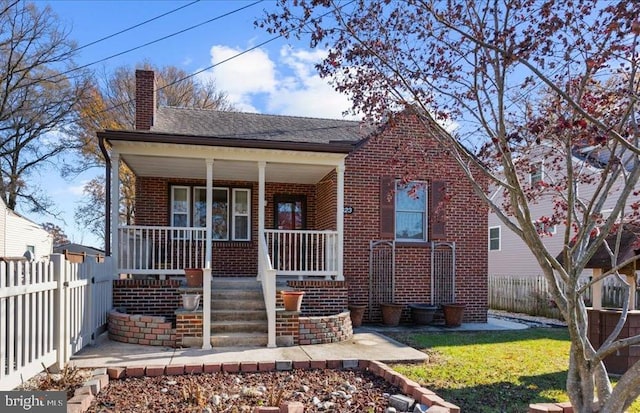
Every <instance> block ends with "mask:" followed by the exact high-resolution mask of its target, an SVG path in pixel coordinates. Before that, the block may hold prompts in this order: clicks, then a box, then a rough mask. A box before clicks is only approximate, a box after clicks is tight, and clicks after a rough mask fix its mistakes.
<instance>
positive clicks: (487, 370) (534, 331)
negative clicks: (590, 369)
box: [393, 328, 640, 413]
mask: <svg viewBox="0 0 640 413" xmlns="http://www.w3.org/2000/svg"><path fill="white" fill-rule="evenodd" d="M394 338H395V339H396V340H398V341H402V342H404V343H407V344H409V345H411V346H412V347H415V348H417V349H420V350H422V351H424V352H426V353H427V354H429V361H427V362H425V363H423V364H395V365H393V368H394V369H395V370H396V371H398V372H400V373H402V374H404V375H406V376H407V377H409V378H411V379H412V380H414V381H416V382H418V383H420V384H421V385H423V386H425V387H426V388H428V389H430V390H433V391H434V392H436V393H437V394H438V395H439V396H441V397H443V398H444V399H445V400H447V401H450V402H451V403H454V404H457V405H458V406H460V408H461V410H462V411H463V412H478V413H497V412H500V413H511V412H513V413H522V412H526V411H527V409H528V407H529V404H530V403H540V402H550V401H566V400H568V399H569V398H568V397H567V394H566V392H565V390H564V389H565V382H566V378H567V366H568V360H569V337H568V334H567V332H566V330H565V329H554V328H531V329H526V330H517V331H491V332H477V333H446V334H433V333H431V334H429V333H419V334H406V335H395V336H394ZM629 412H632V413H640V403H639V402H638V401H636V403H634V405H633V408H632V409H631V410H629Z"/></svg>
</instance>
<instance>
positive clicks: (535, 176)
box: [529, 162, 544, 186]
mask: <svg viewBox="0 0 640 413" xmlns="http://www.w3.org/2000/svg"><path fill="white" fill-rule="evenodd" d="M543 181H544V167H543V163H542V162H536V163H534V164H532V165H531V172H529V184H531V186H535V185H536V184H538V183H540V182H543Z"/></svg>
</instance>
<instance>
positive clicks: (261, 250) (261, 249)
mask: <svg viewBox="0 0 640 413" xmlns="http://www.w3.org/2000/svg"><path fill="white" fill-rule="evenodd" d="M258 238H259V241H258V243H259V246H258V281H260V284H261V285H262V295H263V296H264V305H265V307H266V311H267V325H268V338H267V347H276V270H275V269H274V268H273V265H272V264H271V259H270V257H269V250H268V248H267V243H266V240H265V237H262V236H261V237H258Z"/></svg>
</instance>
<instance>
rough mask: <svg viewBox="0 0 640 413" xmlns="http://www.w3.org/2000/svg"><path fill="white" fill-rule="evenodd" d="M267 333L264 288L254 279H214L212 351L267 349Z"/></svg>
mask: <svg viewBox="0 0 640 413" xmlns="http://www.w3.org/2000/svg"><path fill="white" fill-rule="evenodd" d="M267 332H268V325H267V313H266V309H265V305H264V297H263V295H262V286H261V285H260V283H259V282H258V281H256V279H255V278H253V277H246V278H245V277H238V278H235V277H225V278H218V277H215V278H212V280H211V346H212V347H262V346H266V345H267Z"/></svg>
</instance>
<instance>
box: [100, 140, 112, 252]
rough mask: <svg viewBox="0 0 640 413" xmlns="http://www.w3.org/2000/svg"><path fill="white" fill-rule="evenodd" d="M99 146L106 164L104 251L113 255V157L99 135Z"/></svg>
mask: <svg viewBox="0 0 640 413" xmlns="http://www.w3.org/2000/svg"><path fill="white" fill-rule="evenodd" d="M98 146H99V147H100V152H102V156H103V157H104V166H105V168H104V169H105V184H104V185H105V188H104V189H105V196H104V206H105V217H104V253H105V255H106V256H107V257H110V256H111V232H110V231H111V158H110V157H109V152H108V151H107V148H106V147H105V146H104V138H103V137H102V136H99V135H98Z"/></svg>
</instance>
